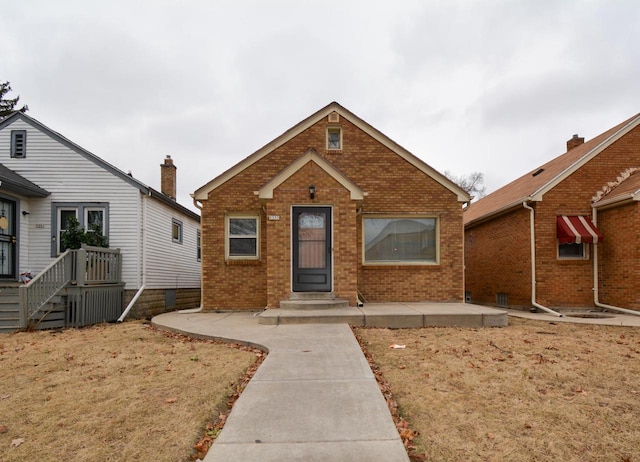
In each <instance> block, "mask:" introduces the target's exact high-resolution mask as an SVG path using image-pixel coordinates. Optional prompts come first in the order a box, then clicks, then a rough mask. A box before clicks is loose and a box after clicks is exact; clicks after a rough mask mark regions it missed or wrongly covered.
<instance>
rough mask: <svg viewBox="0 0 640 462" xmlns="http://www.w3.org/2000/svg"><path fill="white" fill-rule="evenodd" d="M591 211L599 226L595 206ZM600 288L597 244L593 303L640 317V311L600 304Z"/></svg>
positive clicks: (594, 256)
mask: <svg viewBox="0 0 640 462" xmlns="http://www.w3.org/2000/svg"><path fill="white" fill-rule="evenodd" d="M591 210H592V215H591V217H592V218H591V221H593V224H594V225H596V226H598V221H597V211H596V208H595V207H594V206H591ZM598 286H599V284H598V244H595V245H594V246H593V303H594V304H595V305H596V306H597V307H599V308H603V309H605V310H609V311H619V312H621V313H625V314H633V315H635V316H640V311H634V310H628V309H626V308H620V307H617V306H611V305H605V304H604V303H600V300H599V298H598Z"/></svg>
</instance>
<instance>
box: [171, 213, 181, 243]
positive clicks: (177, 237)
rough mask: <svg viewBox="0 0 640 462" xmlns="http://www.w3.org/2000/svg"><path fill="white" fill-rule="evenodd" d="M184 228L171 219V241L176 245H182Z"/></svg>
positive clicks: (178, 221)
mask: <svg viewBox="0 0 640 462" xmlns="http://www.w3.org/2000/svg"><path fill="white" fill-rule="evenodd" d="M183 232H184V228H183V226H182V222H181V221H180V220H176V219H175V218H172V219H171V240H172V241H173V242H175V243H176V244H182V239H183Z"/></svg>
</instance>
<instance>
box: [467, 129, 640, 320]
mask: <svg viewBox="0 0 640 462" xmlns="http://www.w3.org/2000/svg"><path fill="white" fill-rule="evenodd" d="M635 166H640V127H635V128H634V129H632V130H631V131H629V132H628V133H626V134H625V135H624V136H622V137H621V138H620V139H618V140H617V141H615V142H613V143H612V144H611V145H609V146H608V147H607V148H605V149H604V150H603V151H602V152H600V153H599V154H597V155H596V156H595V157H593V158H592V159H591V160H589V161H588V162H586V163H585V164H584V165H582V166H581V167H580V168H579V169H578V170H576V171H575V172H574V173H573V174H571V175H569V176H568V177H567V178H565V179H564V180H563V181H561V182H560V183H559V184H558V185H556V186H555V187H554V188H553V189H551V190H550V191H548V192H546V194H544V197H543V200H541V201H539V202H532V203H531V205H532V206H533V207H534V208H535V239H536V243H535V248H536V256H535V258H536V301H537V303H539V304H541V305H544V306H548V307H550V308H565V307H575V308H586V307H593V306H594V294H593V292H594V291H593V283H594V274H593V244H587V247H588V248H589V258H588V259H585V260H563V259H559V258H558V240H557V230H556V219H557V217H558V216H559V215H586V216H589V217H591V216H592V207H591V205H592V200H593V197H594V195H595V194H596V192H597V191H600V190H602V188H603V186H605V185H607V183H608V182H610V181H614V180H615V179H616V177H618V176H619V175H620V173H621V172H623V171H625V170H626V169H628V168H629V167H635ZM511 210H512V211H511V212H510V213H505V214H502V215H497V216H495V217H493V218H491V219H489V220H486V221H484V222H482V221H481V220H479V221H478V222H477V223H474V224H472V225H470V226H467V227H466V229H465V246H466V248H465V265H466V266H465V268H466V274H465V276H466V292H467V293H470V294H471V300H472V301H473V302H476V303H484V304H495V303H496V300H497V294H499V293H505V294H508V302H509V305H511V306H526V307H530V306H531V270H530V265H531V257H530V253H531V252H530V239H529V235H530V232H529V211H528V210H526V209H525V208H524V207H523V206H522V205H520V206H517V207H514V208H512V209H511ZM607 215H609V216H611V217H613V216H614V215H616V219H615V220H613V219H611V218H609V216H607ZM637 217H638V215H637V211H636V213H635V214H634V213H632V212H629V211H625V212H624V213H623V212H613V211H611V212H609V211H607V212H603V216H602V225H601V226H600V225H599V228H601V231H602V232H603V235H604V241H603V242H602V243H600V244H598V245H599V249H600V253H601V256H600V259H601V261H600V265H601V271H600V273H601V274H600V281H601V288H600V290H601V297H600V301H601V302H603V303H609V304H615V303H613V302H614V301H620V302H621V303H622V302H623V301H624V304H622V305H621V306H622V307H630V306H634V307H638V298H637V295H636V296H635V298H634V296H633V295H631V293H632V292H633V287H634V284H635V288H636V292H637V289H638V288H640V287H638V282H637V281H638V280H639V279H638V278H637V277H635V278H633V279H634V282H633V283H629V284H627V285H625V282H624V281H625V280H628V281H630V279H629V278H630V273H627V272H626V270H624V269H623V268H620V267H618V266H619V263H618V262H617V261H616V258H619V257H620V255H621V253H622V254H626V255H628V256H630V255H633V257H628V258H633V259H635V261H638V257H639V256H640V254H639V253H638V251H637V249H638V245H639V244H638V242H639V241H638V233H637V229H638V228H637V224H638V222H637ZM599 221H600V220H599ZM612 221H616V222H617V225H614V224H612V223H611V222H612ZM629 222H631V223H635V224H636V227H635V228H630V226H631V225H630V224H629ZM617 226H619V227H618V228H617ZM625 229H626V232H627V233H628V234H627V235H625V237H624V239H622V238H621V236H622V235H623V234H624V232H625V231H624V230H625ZM632 229H635V233H634V231H632ZM625 239H626V243H625V242H624V240H625ZM622 249H625V250H622ZM632 250H635V253H634V252H632ZM619 261H620V262H626V260H625V259H622V260H619ZM635 261H634V262H633V263H632V262H627V263H629V264H630V265H631V266H632V268H637V263H635ZM627 263H623V266H625V265H626V264H627ZM632 271H636V276H637V275H638V273H637V269H636V270H632ZM614 292H619V293H614ZM624 294H626V295H624ZM605 299H606V300H609V301H610V302H605V301H604V300H605Z"/></svg>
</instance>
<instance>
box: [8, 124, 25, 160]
mask: <svg viewBox="0 0 640 462" xmlns="http://www.w3.org/2000/svg"><path fill="white" fill-rule="evenodd" d="M11 157H15V158H25V157H27V131H26V130H11Z"/></svg>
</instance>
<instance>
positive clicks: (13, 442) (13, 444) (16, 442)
mask: <svg viewBox="0 0 640 462" xmlns="http://www.w3.org/2000/svg"><path fill="white" fill-rule="evenodd" d="M25 441H26V440H25V439H24V438H16V439H15V440H11V447H12V448H17V447H18V446H20V445H21V444H22V443H24V442H25Z"/></svg>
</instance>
